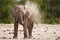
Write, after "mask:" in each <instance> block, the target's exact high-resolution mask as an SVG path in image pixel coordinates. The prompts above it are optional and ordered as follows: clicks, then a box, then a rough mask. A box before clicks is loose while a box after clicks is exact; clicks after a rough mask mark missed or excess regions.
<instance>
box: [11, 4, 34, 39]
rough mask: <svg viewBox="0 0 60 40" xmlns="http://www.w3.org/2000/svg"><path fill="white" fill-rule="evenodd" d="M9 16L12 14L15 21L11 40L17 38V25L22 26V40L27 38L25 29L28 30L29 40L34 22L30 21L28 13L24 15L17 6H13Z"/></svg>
mask: <svg viewBox="0 0 60 40" xmlns="http://www.w3.org/2000/svg"><path fill="white" fill-rule="evenodd" d="M11 14H12V16H13V18H14V19H15V22H14V36H13V38H17V34H18V23H19V24H21V25H22V26H23V30H24V38H26V37H27V29H28V33H29V38H31V37H32V29H33V25H34V22H33V20H32V17H28V16H29V13H28V11H27V12H26V13H25V14H24V12H23V11H22V10H21V9H20V8H19V7H18V6H16V5H14V6H13V7H12V10H11Z"/></svg>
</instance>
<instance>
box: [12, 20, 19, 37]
mask: <svg viewBox="0 0 60 40" xmlns="http://www.w3.org/2000/svg"><path fill="white" fill-rule="evenodd" d="M17 34H18V21H17V20H15V23H14V36H13V38H17Z"/></svg>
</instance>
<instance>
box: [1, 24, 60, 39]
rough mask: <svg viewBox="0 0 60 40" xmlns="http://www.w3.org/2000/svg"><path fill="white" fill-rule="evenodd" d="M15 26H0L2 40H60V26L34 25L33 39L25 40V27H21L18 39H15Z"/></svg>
mask: <svg viewBox="0 0 60 40" xmlns="http://www.w3.org/2000/svg"><path fill="white" fill-rule="evenodd" d="M13 26H14V25H13V24H0V40H60V25H59V24H57V25H50V24H49V25H48V24H37V25H36V24H34V28H33V37H32V38H31V39H28V38H27V39H23V27H22V26H21V25H19V29H18V38H17V39H13V33H14V30H13V29H14V27H13Z"/></svg>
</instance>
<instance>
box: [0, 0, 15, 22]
mask: <svg viewBox="0 0 60 40" xmlns="http://www.w3.org/2000/svg"><path fill="white" fill-rule="evenodd" d="M15 3H16V0H0V23H10V22H12V18H11V12H10V9H11V6H12V5H13V4H15Z"/></svg>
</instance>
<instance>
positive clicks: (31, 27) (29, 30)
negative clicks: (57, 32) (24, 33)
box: [28, 22, 34, 38]
mask: <svg viewBox="0 0 60 40" xmlns="http://www.w3.org/2000/svg"><path fill="white" fill-rule="evenodd" d="M33 25H34V23H33V22H32V23H31V24H29V25H28V32H29V37H28V38H31V37H32V30H33Z"/></svg>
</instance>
